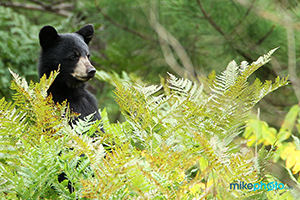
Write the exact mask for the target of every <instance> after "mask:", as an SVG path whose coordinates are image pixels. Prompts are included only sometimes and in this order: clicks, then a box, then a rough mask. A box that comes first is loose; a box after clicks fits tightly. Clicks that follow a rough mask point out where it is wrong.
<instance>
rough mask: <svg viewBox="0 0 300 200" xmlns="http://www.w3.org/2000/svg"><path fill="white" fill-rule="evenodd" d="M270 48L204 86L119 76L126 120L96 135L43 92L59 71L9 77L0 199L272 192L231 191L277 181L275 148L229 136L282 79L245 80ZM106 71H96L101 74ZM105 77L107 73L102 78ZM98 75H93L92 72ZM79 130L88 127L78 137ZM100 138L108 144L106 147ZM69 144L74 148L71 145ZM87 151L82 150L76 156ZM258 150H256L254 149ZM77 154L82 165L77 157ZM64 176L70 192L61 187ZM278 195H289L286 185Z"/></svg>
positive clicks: (1, 123) (1, 125) (0, 121)
mask: <svg viewBox="0 0 300 200" xmlns="http://www.w3.org/2000/svg"><path fill="white" fill-rule="evenodd" d="M273 52H274V50H272V51H270V52H269V53H268V54H267V55H265V56H262V57H260V58H259V59H258V60H257V61H255V62H253V63H252V64H251V65H248V64H247V63H245V62H242V64H241V65H237V64H236V63H235V62H234V61H232V62H230V63H229V65H228V66H227V69H226V70H225V71H224V72H222V74H221V75H219V76H214V74H212V75H211V76H209V78H207V79H206V80H205V82H206V83H208V84H209V83H211V85H210V87H207V88H205V87H204V84H199V83H196V82H192V81H190V80H188V79H182V78H180V79H179V78H176V77H175V76H173V75H171V74H170V75H169V76H170V77H169V79H167V80H164V79H162V83H161V84H160V85H151V86H139V85H137V84H134V83H130V82H123V81H122V80H121V79H119V81H116V82H115V83H114V84H115V85H116V89H115V99H116V102H117V103H118V104H119V106H120V109H121V111H122V113H123V115H124V116H125V118H126V121H125V122H124V123H116V124H111V123H109V121H108V118H107V113H106V111H105V110H104V111H102V112H101V114H102V117H103V120H102V122H101V123H103V126H104V128H105V130H106V133H105V134H103V135H101V136H99V137H98V138H96V139H93V140H92V139H91V138H89V137H88V135H90V134H93V133H95V131H97V129H98V128H97V127H98V125H99V124H100V122H97V123H96V124H92V123H90V122H89V118H87V119H86V120H85V121H79V123H78V124H77V126H74V128H73V129H71V128H70V126H69V125H68V121H69V119H70V118H71V117H72V116H73V115H74V114H72V113H70V112H69V111H68V109H66V108H67V105H66V103H63V104H62V105H59V104H57V105H55V104H54V103H53V102H52V101H51V96H50V97H46V91H47V88H48V87H49V85H50V84H51V83H52V81H53V80H54V78H55V76H56V75H57V72H55V73H54V74H52V75H51V76H50V77H49V79H48V80H47V79H46V78H45V77H43V78H42V79H41V81H40V82H39V83H32V82H31V83H30V84H29V85H28V84H27V83H26V81H25V80H24V79H21V78H19V77H18V76H17V75H16V74H14V73H12V74H13V76H14V81H13V83H12V89H13V90H15V91H16V93H15V95H14V103H11V102H6V101H5V100H4V99H2V100H1V101H0V108H1V109H0V115H1V117H0V137H1V140H0V141H1V144H0V152H1V154H0V156H1V159H0V160H1V162H0V174H1V176H0V180H1V181H0V191H1V192H2V193H0V196H1V197H2V198H9V199H18V198H19V199H39V198H44V199H74V198H77V199H90V198H94V199H193V198H196V199H198V198H208V199H212V198H218V199H229V198H236V197H239V198H250V199H253V198H258V197H261V198H270V199H272V198H274V197H279V196H280V195H281V194H279V193H278V192H277V191H274V190H272V191H268V192H267V191H265V190H257V191H254V190H233V189H230V187H229V184H230V183H234V182H236V181H244V182H248V183H255V182H260V181H264V182H265V181H269V182H270V181H276V179H275V178H274V177H272V176H269V175H268V173H267V172H266V170H265V167H266V162H267V160H268V159H270V158H271V156H272V154H271V153H270V152H266V151H265V150H264V149H261V150H259V152H255V153H253V152H251V151H250V150H249V149H247V148H245V147H242V144H243V143H244V141H241V140H237V139H236V137H237V136H238V135H239V134H240V133H241V132H242V131H243V127H244V126H245V121H246V120H247V119H248V116H249V114H250V111H251V109H252V108H253V106H255V105H256V103H257V102H258V101H259V100H260V99H262V98H263V97H264V96H265V95H267V94H268V93H270V92H272V91H274V90H276V89H277V88H278V87H281V86H284V85H286V84H287V78H282V79H280V78H277V79H276V80H275V83H273V84H272V83H271V81H266V82H265V83H261V82H260V81H259V80H258V79H257V80H255V82H254V83H253V84H249V83H248V82H247V78H248V77H249V76H250V75H251V74H252V73H253V72H254V71H255V70H257V69H258V68H259V67H261V66H262V65H264V64H265V63H267V62H268V61H269V59H270V56H271V54H272V53H273ZM102 75H103V74H102ZM108 76H110V75H109V74H106V78H107V77H108ZM98 77H100V76H98ZM82 133H85V134H82ZM103 143H106V144H109V145H111V146H113V148H112V152H111V153H107V152H106V150H105V148H104V147H103V145H102V144H103ZM70 149H73V150H72V151H71V150H70ZM82 154H85V155H86V156H85V157H80V155H82ZM256 154H257V155H256ZM79 161H80V162H79ZM62 171H63V172H64V173H66V174H67V176H68V178H69V179H70V181H71V183H72V185H73V187H74V189H75V192H73V193H72V194H70V193H69V192H68V189H67V188H66V187H67V184H68V180H65V181H63V182H62V183H58V180H57V175H58V174H60V173H61V172H62ZM284 195H285V197H290V198H291V194H290V192H289V191H287V192H286V193H285V194H284Z"/></svg>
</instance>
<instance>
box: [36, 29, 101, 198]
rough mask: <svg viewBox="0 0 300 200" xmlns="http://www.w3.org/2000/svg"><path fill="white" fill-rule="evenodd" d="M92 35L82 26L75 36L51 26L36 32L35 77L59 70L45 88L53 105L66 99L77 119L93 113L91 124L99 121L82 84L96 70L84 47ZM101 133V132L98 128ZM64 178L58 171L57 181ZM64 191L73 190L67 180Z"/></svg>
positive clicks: (91, 97) (96, 106)
mask: <svg viewBox="0 0 300 200" xmlns="http://www.w3.org/2000/svg"><path fill="white" fill-rule="evenodd" d="M93 35H94V27H93V26H92V25H85V26H84V27H82V28H81V29H79V30H78V31H76V32H75V33H65V34H58V33H57V31H56V30H55V28H54V27H52V26H44V27H43V28H42V29H41V31H40V33H39V39H40V45H41V47H42V51H41V55H40V60H39V67H38V71H39V77H42V76H43V75H44V74H46V75H47V77H49V75H50V73H51V71H53V70H57V69H58V67H60V73H59V74H58V76H57V77H56V79H55V80H54V82H53V84H52V85H51V86H50V88H49V89H48V95H49V94H50V93H51V94H52V98H53V101H54V102H56V103H57V102H58V103H62V102H63V101H65V100H67V102H68V103H69V106H70V109H71V110H72V111H73V112H76V113H80V116H79V118H80V119H84V117H86V116H88V115H90V114H93V113H94V115H93V119H92V120H93V121H95V120H99V119H101V117H100V114H99V112H98V105H97V100H96V98H95V97H94V96H93V95H92V94H91V93H89V92H88V91H87V90H86V88H85V83H86V82H87V81H88V80H90V79H91V78H93V77H94V76H95V73H96V69H95V68H94V66H93V65H92V64H91V62H90V53H89V48H88V44H89V42H90V41H91V39H92V37H93ZM101 131H102V132H104V130H103V129H102V128H101ZM65 179H68V177H67V176H66V174H65V173H64V172H62V173H61V174H59V176H58V181H59V182H61V181H63V180H65ZM68 189H69V191H70V192H71V193H72V192H73V191H74V188H73V186H72V183H71V182H70V181H69V184H68Z"/></svg>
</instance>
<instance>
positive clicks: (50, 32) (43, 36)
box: [39, 26, 58, 48]
mask: <svg viewBox="0 0 300 200" xmlns="http://www.w3.org/2000/svg"><path fill="white" fill-rule="evenodd" d="M57 37H58V33H57V31H56V30H55V28H54V27H52V26H44V27H43V28H42V29H41V30H40V34H39V38H40V45H41V47H42V48H47V47H48V46H50V45H51V44H53V43H52V42H53V40H54V39H56V38H57Z"/></svg>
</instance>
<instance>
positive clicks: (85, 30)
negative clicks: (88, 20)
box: [75, 24, 94, 44]
mask: <svg viewBox="0 0 300 200" xmlns="http://www.w3.org/2000/svg"><path fill="white" fill-rule="evenodd" d="M75 33H78V34H79V35H81V36H82V37H83V39H84V42H85V43H86V44H89V42H90V41H91V39H92V38H93V36H94V26H93V25H92V24H87V25H85V26H84V27H82V28H81V29H79V30H78V31H76V32H75Z"/></svg>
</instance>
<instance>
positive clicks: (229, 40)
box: [0, 0, 300, 127]
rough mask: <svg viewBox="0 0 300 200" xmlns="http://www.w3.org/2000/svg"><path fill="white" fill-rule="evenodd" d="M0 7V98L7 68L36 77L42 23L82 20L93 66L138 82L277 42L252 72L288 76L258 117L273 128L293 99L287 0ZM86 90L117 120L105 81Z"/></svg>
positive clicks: (292, 22) (245, 55) (195, 73)
mask: <svg viewBox="0 0 300 200" xmlns="http://www.w3.org/2000/svg"><path fill="white" fill-rule="evenodd" d="M0 6H1V7H0V9H1V10H0V12H1V13H0V20H1V23H0V34H1V38H0V52H1V55H0V58H1V59H0V97H6V99H10V98H11V93H10V91H9V86H10V81H11V75H10V73H9V71H8V70H7V69H8V68H11V69H12V70H13V71H15V72H16V73H18V74H20V75H21V76H23V77H26V80H34V81H37V80H38V76H37V63H38V57H39V56H38V55H39V51H40V47H39V43H38V32H39V30H40V28H41V27H42V26H44V25H52V26H54V27H56V28H57V29H58V31H59V32H60V33H64V32H74V31H76V30H77V29H78V28H80V27H81V26H83V25H84V24H87V23H91V24H93V25H94V26H95V29H96V30H95V36H94V38H93V41H92V44H91V45H90V49H91V55H92V61H93V64H94V66H95V67H96V68H97V70H98V71H101V70H103V71H105V72H110V73H116V74H118V75H119V76H121V77H122V76H126V75H128V76H130V77H131V79H133V80H135V81H138V82H139V83H141V84H143V83H145V84H149V83H151V84H155V83H158V82H160V80H159V76H158V75H160V76H162V77H166V76H167V74H166V72H170V73H173V74H177V75H178V76H180V77H188V78H190V79H191V80H197V79H198V77H205V76H207V75H208V74H209V73H211V72H212V71H213V70H215V71H216V73H217V74H218V73H220V72H221V71H223V70H224V68H225V67H226V65H227V63H229V62H230V61H231V60H235V61H237V62H241V61H243V60H246V61H248V62H252V61H254V60H256V59H257V58H258V57H259V56H260V55H263V54H265V53H266V52H268V51H269V50H270V49H273V48H276V47H280V48H279V49H278V50H277V51H276V54H275V56H274V58H273V59H272V60H271V62H270V63H269V64H267V65H266V66H265V67H263V68H261V69H260V70H259V71H258V72H257V73H255V75H253V77H252V78H253V80H254V78H255V77H254V76H257V77H259V78H260V79H262V80H272V79H274V77H276V76H281V77H284V76H286V75H288V74H289V75H290V79H291V84H290V85H289V86H287V87H284V88H281V89H280V90H278V91H276V92H274V93H272V94H270V95H268V96H267V97H266V98H264V99H263V100H262V101H261V102H260V103H259V105H258V106H259V107H260V108H261V119H263V120H265V121H267V122H269V123H270V124H271V125H273V126H275V127H280V124H281V123H282V121H283V119H284V116H285V114H286V112H287V111H288V109H289V108H290V107H291V106H292V105H294V104H296V103H297V102H298V101H299V99H300V91H299V89H298V88H299V80H298V76H297V74H298V73H299V70H297V69H298V63H299V62H298V59H299V56H298V53H299V51H298V48H300V46H299V45H298V44H299V40H298V38H299V34H300V30H299V29H300V22H299V15H300V10H299V5H298V3H297V1H294V0H289V1H280V0H278V1H260V0H252V1H250V0H229V1H223V0H217V1H197V0H195V1H188V0H186V1H180V0H170V1H169V0H167V1H157V0H153V1H137V0H131V1H127V0H126V1H125V0H110V1H36V0H33V1H3V0H2V1H1V2H0ZM149 9H151V11H152V14H153V15H155V16H156V17H155V18H153V17H152V18H151V16H150V15H151V13H150V12H149ZM155 23H158V24H159V26H157V25H154V24H155ZM124 72H125V73H124ZM125 74H126V75H125ZM90 90H91V91H92V92H93V93H94V94H95V95H96V96H97V99H98V100H99V105H100V107H101V108H104V107H106V108H107V110H108V113H109V118H110V119H111V121H112V122H114V121H118V120H121V115H120V111H119V109H118V107H117V104H115V102H114V101H113V97H112V90H113V86H111V84H109V83H107V82H103V81H99V80H98V79H94V80H93V81H92V82H91V84H90Z"/></svg>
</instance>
